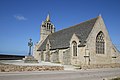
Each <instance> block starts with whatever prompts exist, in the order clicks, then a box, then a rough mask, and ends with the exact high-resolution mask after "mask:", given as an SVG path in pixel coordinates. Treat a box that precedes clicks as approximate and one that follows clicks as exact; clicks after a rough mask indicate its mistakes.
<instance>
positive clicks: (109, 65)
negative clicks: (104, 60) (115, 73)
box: [82, 63, 120, 69]
mask: <svg viewBox="0 0 120 80" xmlns="http://www.w3.org/2000/svg"><path fill="white" fill-rule="evenodd" d="M82 68H83V69H96V68H120V64H117V63H115V64H91V65H87V66H86V65H84V66H82Z"/></svg>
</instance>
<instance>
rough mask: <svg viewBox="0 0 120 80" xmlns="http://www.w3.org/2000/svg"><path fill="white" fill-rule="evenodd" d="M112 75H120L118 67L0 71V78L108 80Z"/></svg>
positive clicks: (14, 79)
mask: <svg viewBox="0 0 120 80" xmlns="http://www.w3.org/2000/svg"><path fill="white" fill-rule="evenodd" d="M114 77H120V68H109V69H108V68H107V69H89V70H71V71H68V70H67V71H40V72H2V73H0V80H104V79H105V80H108V79H110V78H114Z"/></svg>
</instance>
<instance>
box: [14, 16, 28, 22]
mask: <svg viewBox="0 0 120 80" xmlns="http://www.w3.org/2000/svg"><path fill="white" fill-rule="evenodd" d="M14 18H16V19H17V20H20V21H21V20H27V18H25V17H24V16H19V15H14Z"/></svg>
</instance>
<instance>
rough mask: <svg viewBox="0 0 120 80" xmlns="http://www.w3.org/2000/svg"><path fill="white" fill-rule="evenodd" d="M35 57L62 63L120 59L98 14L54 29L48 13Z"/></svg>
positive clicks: (118, 61)
mask: <svg viewBox="0 0 120 80" xmlns="http://www.w3.org/2000/svg"><path fill="white" fill-rule="evenodd" d="M34 57H35V58H36V59H37V60H41V61H47V62H55V63H56V62H57V63H61V64H65V65H81V66H82V65H94V64H95V65H96V64H100V65H104V64H112V63H120V54H119V51H118V50H117V49H116V47H115V46H114V45H113V44H112V42H111V40H110V37H109V34H108V31H107V29H106V26H105V24H104V21H103V19H102V17H101V16H98V17H96V18H93V19H90V20H87V21H85V22H82V23H80V24H77V25H74V26H71V27H69V28H66V29H63V30H60V31H57V32H55V26H54V25H53V24H52V23H51V20H50V16H49V15H48V16H47V18H46V20H45V21H44V22H42V25H41V30H40V41H39V42H38V43H37V44H36V45H35V48H34Z"/></svg>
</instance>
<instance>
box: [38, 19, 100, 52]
mask: <svg viewBox="0 0 120 80" xmlns="http://www.w3.org/2000/svg"><path fill="white" fill-rule="evenodd" d="M97 18H98V17H97ZM97 18H93V19H91V20H88V21H85V22H82V23H80V24H77V25H74V26H71V27H69V28H66V29H63V30H60V31H57V32H55V33H52V34H50V35H48V37H47V38H46V39H45V41H44V42H43V43H42V45H41V46H40V47H39V48H38V51H39V50H40V51H41V50H45V49H46V43H47V41H48V40H49V41H50V45H51V48H50V49H59V48H67V47H69V45H70V43H69V42H70V39H71V38H72V35H73V34H74V33H75V34H76V35H77V36H78V38H79V40H80V42H81V45H83V44H84V42H85V40H86V39H87V37H88V35H89V34H90V32H91V30H92V29H93V26H94V24H95V22H96V20H97Z"/></svg>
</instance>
